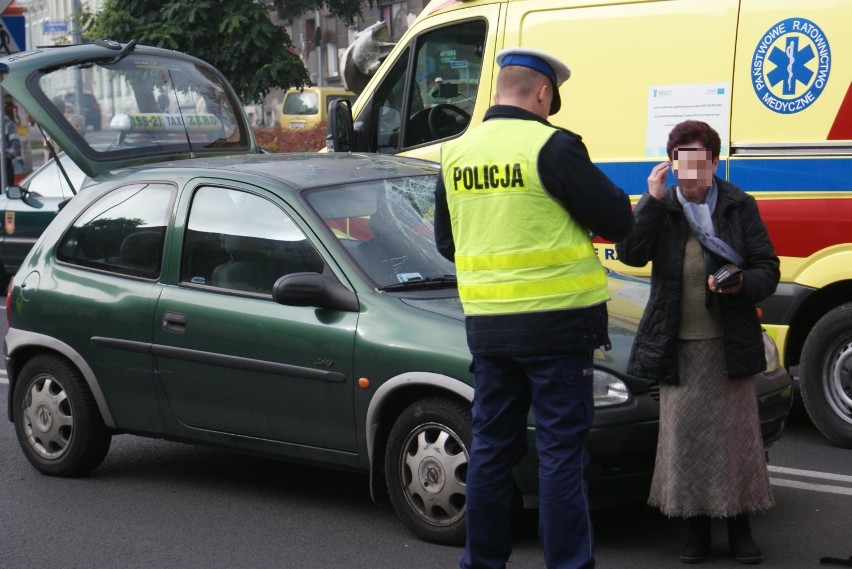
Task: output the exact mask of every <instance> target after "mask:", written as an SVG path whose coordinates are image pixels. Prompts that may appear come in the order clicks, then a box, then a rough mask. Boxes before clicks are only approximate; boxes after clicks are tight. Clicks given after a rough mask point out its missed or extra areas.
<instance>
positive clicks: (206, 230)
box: [181, 187, 325, 295]
mask: <svg viewBox="0 0 852 569" xmlns="http://www.w3.org/2000/svg"><path fill="white" fill-rule="evenodd" d="M324 268H325V264H324V262H323V260H322V257H321V256H320V255H319V253H318V252H317V251H316V249H314V247H313V245H312V244H311V243H310V242H309V241H308V239H307V237H305V234H304V233H303V232H302V230H301V229H299V228H298V226H296V224H295V223H294V222H293V220H292V219H291V218H290V217H289V216H288V215H287V214H286V213H284V212H283V211H281V209H280V208H278V207H277V206H276V205H275V204H273V203H271V202H270V201H269V200H267V199H265V198H262V197H260V196H257V195H255V194H251V193H249V192H243V191H239V190H232V189H227V188H218V187H203V188H201V189H199V190H198V191H196V193H195V195H194V196H193V198H192V205H191V206H190V211H189V221H188V222H187V230H186V237H185V240H184V246H183V262H182V266H181V281H182V282H184V283H190V284H196V285H207V286H213V287H218V288H224V289H229V290H236V291H241V292H249V293H260V294H268V295H271V294H272V285H273V284H275V281H277V280H278V279H279V278H281V277H282V276H284V275H288V274H291V273H301V272H316V273H322V272H323V270H324Z"/></svg>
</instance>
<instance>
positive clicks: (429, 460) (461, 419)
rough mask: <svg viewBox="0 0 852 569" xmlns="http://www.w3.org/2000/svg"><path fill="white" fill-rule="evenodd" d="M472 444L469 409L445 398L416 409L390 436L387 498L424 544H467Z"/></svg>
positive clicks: (421, 403)
mask: <svg viewBox="0 0 852 569" xmlns="http://www.w3.org/2000/svg"><path fill="white" fill-rule="evenodd" d="M471 438H472V435H471V427H470V413H469V411H468V409H467V406H466V405H463V404H461V403H458V402H455V401H452V400H448V399H443V398H430V399H424V400H422V401H418V402H417V403H414V404H413V405H411V406H410V407H408V408H407V409H406V410H405V411H403V413H402V414H401V415H400V416H399V418H398V419H397V421H396V423H395V424H394V426H393V429H392V430H391V433H390V436H389V438H388V450H387V454H386V466H385V475H386V477H387V482H388V492H389V494H390V497H391V502H393V505H394V508H395V509H396V511H397V514H398V515H399V516H400V518H401V519H402V521H403V522H404V523H405V524H406V526H407V527H408V528H409V530H411V531H412V533H414V534H415V535H417V536H418V537H419V538H421V539H423V540H426V541H431V542H435V543H447V544H459V543H463V542H464V536H465V527H464V519H465V515H464V514H465V484H466V479H467V465H468V460H469V451H468V449H469V447H470V440H471Z"/></svg>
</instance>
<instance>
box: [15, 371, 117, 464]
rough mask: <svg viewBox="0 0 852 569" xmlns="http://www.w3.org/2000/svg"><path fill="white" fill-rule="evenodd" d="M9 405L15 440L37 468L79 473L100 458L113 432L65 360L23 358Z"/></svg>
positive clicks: (101, 460) (88, 391)
mask: <svg viewBox="0 0 852 569" xmlns="http://www.w3.org/2000/svg"><path fill="white" fill-rule="evenodd" d="M12 404H13V408H12V416H13V420H14V422H15V432H16V433H17V436H18V442H19V443H20V445H21V448H22V449H23V451H24V455H26V457H27V459H28V460H29V461H30V463H31V464H32V465H33V466H34V467H35V468H36V470H39V471H40V472H43V473H44V474H50V475H53V476H79V475H82V474H87V473H88V472H91V471H92V470H94V469H95V468H97V467H98V466H99V465H100V464H101V462H103V460H104V457H105V456H106V453H107V451H108V450H109V445H110V442H111V439H112V435H111V434H110V432H109V430H108V429H107V428H106V427H105V426H104V422H103V419H102V418H101V415H100V412H99V411H98V407H97V404H96V403H95V399H94V397H93V396H92V393H91V391H90V390H89V388H88V386H87V385H86V382H85V381H84V379H83V376H82V374H81V373H80V371H79V370H78V369H77V368H76V367H74V366H73V365H71V363H70V362H68V361H67V360H65V359H63V358H60V357H58V356H53V355H41V356H37V357H35V358H33V359H32V360H30V361H29V362H27V363H26V365H24V367H23V369H22V370H21V372H20V374H19V376H18V379H17V380H16V382H15V387H14V394H13V401H12Z"/></svg>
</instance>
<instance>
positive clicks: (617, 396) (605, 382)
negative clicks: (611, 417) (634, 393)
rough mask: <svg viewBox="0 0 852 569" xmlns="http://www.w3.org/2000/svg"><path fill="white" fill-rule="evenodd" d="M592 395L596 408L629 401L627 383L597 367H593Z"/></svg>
mask: <svg viewBox="0 0 852 569" xmlns="http://www.w3.org/2000/svg"><path fill="white" fill-rule="evenodd" d="M592 395H593V397H594V400H595V408H596V409H598V408H601V407H612V406H613V405H621V404H622V403H627V402H628V401H630V390H629V389H628V388H627V385H626V384H625V383H624V382H623V381H621V380H620V379H618V378H617V377H615V376H614V375H613V374H611V373H609V372H607V371H603V370H600V369H597V368H595V375H594V383H593V387H592Z"/></svg>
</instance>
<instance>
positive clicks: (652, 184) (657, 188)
mask: <svg viewBox="0 0 852 569" xmlns="http://www.w3.org/2000/svg"><path fill="white" fill-rule="evenodd" d="M668 175H669V163H668V162H661V163H660V164H657V165H656V166H654V169H653V170H651V175H650V176H648V193H649V194H651V195H652V196H653V197H655V198H657V199H658V200H661V199H663V196H664V195H665V193H666V178H667V177H668Z"/></svg>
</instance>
